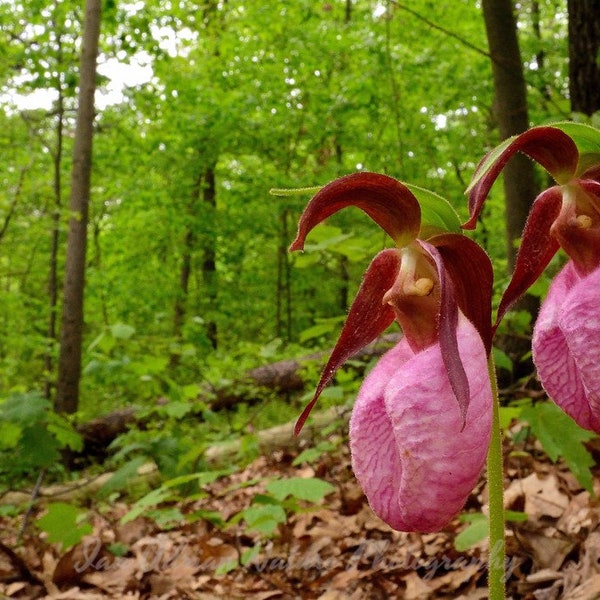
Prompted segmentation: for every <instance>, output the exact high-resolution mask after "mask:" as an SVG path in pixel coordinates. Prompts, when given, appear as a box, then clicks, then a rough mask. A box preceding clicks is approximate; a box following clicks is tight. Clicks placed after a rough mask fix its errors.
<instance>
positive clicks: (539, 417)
mask: <svg viewBox="0 0 600 600" xmlns="http://www.w3.org/2000/svg"><path fill="white" fill-rule="evenodd" d="M520 417H521V418H522V419H523V420H525V421H527V422H528V423H529V426H530V427H531V430H532V431H533V433H534V434H535V436H536V437H537V438H538V440H539V441H540V443H541V444H542V446H543V448H544V451H545V452H546V453H547V454H548V456H549V457H550V459H551V460H552V461H554V462H556V460H558V458H559V457H560V456H562V457H563V458H564V459H565V461H566V463H567V465H569V469H571V471H572V472H573V475H575V477H577V480H578V481H579V483H580V484H581V485H582V486H583V487H584V488H585V489H586V490H587V491H589V492H590V493H593V484H592V483H593V482H592V474H591V471H590V467H592V466H593V465H594V464H595V463H594V459H593V458H592V456H591V454H590V453H589V452H588V451H587V450H586V448H585V446H584V445H583V443H584V442H587V441H589V440H591V439H592V438H594V437H596V434H595V433H592V432H590V431H587V430H585V429H582V428H581V427H579V426H578V425H577V424H576V423H575V421H573V419H571V417H569V416H568V415H566V414H565V413H564V412H563V411H562V410H561V409H560V408H558V406H556V404H554V403H552V402H541V403H538V404H534V405H533V406H529V407H526V408H524V409H523V410H522V411H521V415H520Z"/></svg>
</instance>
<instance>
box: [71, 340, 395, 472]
mask: <svg viewBox="0 0 600 600" xmlns="http://www.w3.org/2000/svg"><path fill="white" fill-rule="evenodd" d="M399 337H400V336H399V334H387V335H384V336H381V337H379V338H377V340H375V341H374V342H372V343H371V344H369V345H367V346H365V348H363V349H362V350H361V351H360V352H358V353H357V354H356V355H355V356H354V357H353V359H354V360H357V361H360V362H362V363H363V366H362V367H355V368H356V369H357V371H358V372H359V373H360V372H361V371H362V370H364V365H366V362H367V361H369V360H370V359H372V358H376V357H378V356H380V355H381V354H383V353H384V352H385V350H387V349H388V348H389V347H390V346H391V345H393V344H394V343H396V342H397V341H398V339H399ZM328 356H329V353H328V352H319V353H315V354H312V355H309V356H305V357H303V358H300V359H288V360H282V361H278V362H275V363H271V364H268V365H262V366H260V367H256V368H254V369H251V370H249V371H247V372H246V373H244V374H243V375H242V376H241V377H238V378H236V379H235V380H234V381H233V382H231V383H230V384H229V385H227V386H223V387H220V388H216V387H214V386H211V385H209V384H205V385H203V386H202V387H201V390H200V394H199V397H198V399H199V400H200V401H202V402H203V403H205V404H206V405H207V406H208V407H209V408H210V409H211V410H213V411H217V410H223V409H228V408H232V407H233V406H235V404H237V403H239V402H248V403H256V402H259V401H261V400H263V399H264V398H265V397H267V395H268V393H271V392H276V393H285V394H291V393H292V392H299V391H302V390H303V389H304V388H305V386H306V382H305V380H304V378H303V371H304V369H305V367H306V365H307V364H309V363H311V362H312V363H316V362H321V363H323V362H324V361H325V360H326V359H327V357H328ZM161 402H168V400H164V399H162V400H161ZM136 412H137V408H136V407H133V406H129V407H126V408H121V409H118V410H115V411H113V412H111V413H109V414H107V415H104V416H101V417H98V418H95V419H92V420H91V421H87V422H86V423H81V424H80V425H78V427H77V431H78V433H79V434H80V435H81V437H82V438H83V450H82V451H81V452H80V453H78V454H77V455H76V456H73V457H72V461H70V462H71V466H72V467H73V468H77V467H83V466H86V464H89V462H90V461H89V459H90V458H93V459H95V460H96V461H97V462H102V461H104V460H105V459H106V458H107V456H108V455H109V451H108V450H107V448H108V446H109V445H110V444H111V442H112V441H113V440H114V439H115V438H117V437H118V436H119V435H121V434H123V433H125V432H126V431H127V429H128V428H129V427H131V426H133V425H136V426H138V427H143V426H144V423H143V422H142V421H141V420H140V419H138V418H137V417H136Z"/></svg>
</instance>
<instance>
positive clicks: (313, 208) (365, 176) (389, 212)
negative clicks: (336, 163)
mask: <svg viewBox="0 0 600 600" xmlns="http://www.w3.org/2000/svg"><path fill="white" fill-rule="evenodd" d="M346 206H356V207H358V208H360V209H361V210H363V211H364V212H365V213H367V215H369V216H370V217H371V218H372V219H373V221H375V222H376V223H377V225H379V226H380V227H381V228H382V229H383V230H384V231H385V232H386V233H388V234H389V235H390V236H391V237H392V239H393V240H394V241H395V242H396V243H397V245H398V246H404V245H406V244H407V243H409V242H411V241H412V240H414V239H415V238H416V237H417V235H418V233H419V228H420V226H421V209H420V207H419V202H418V201H417V199H416V198H415V196H414V194H413V193H412V192H411V191H410V190H409V189H408V188H407V187H406V186H404V185H403V184H401V183H400V182H399V181H397V180H396V179H393V178H392V177H388V176H387V175H380V174H378V173H368V172H360V173H352V174H351V175H346V176H345V177H340V178H339V179H336V180H335V181H332V182H331V183H329V184H328V185H326V186H325V187H323V188H321V189H320V190H319V191H318V192H317V193H316V194H315V196H314V197H313V198H312V200H311V201H310V202H309V203H308V206H307V207H306V208H305V210H304V212H303V213H302V217H301V218H300V223H299V224H298V234H297V235H296V239H295V240H294V241H293V242H292V245H291V246H290V250H302V249H303V248H304V241H305V239H306V236H307V235H308V234H309V232H310V231H311V230H312V229H313V228H314V227H315V226H316V225H318V224H319V223H321V221H324V220H325V219H326V218H327V217H329V216H331V215H332V214H334V213H336V212H337V211H338V210H340V209H342V208H345V207H346Z"/></svg>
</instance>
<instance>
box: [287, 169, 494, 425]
mask: <svg viewBox="0 0 600 600" xmlns="http://www.w3.org/2000/svg"><path fill="white" fill-rule="evenodd" d="M348 206H355V207H358V208H360V209H361V210H363V211H364V212H365V213H366V214H367V215H369V216H370V217H371V218H372V219H373V220H374V221H375V222H376V223H377V224H378V225H379V226H380V227H381V228H382V229H383V230H384V231H385V232H386V233H387V234H388V235H389V236H390V237H391V238H392V239H393V240H394V242H395V244H396V248H388V249H386V250H383V251H382V252H380V253H379V254H378V255H377V256H376V257H375V258H374V259H373V261H372V262H371V264H370V265H369V267H368V269H367V272H366V273H365V276H364V278H363V281H362V284H361V286H360V289H359V291H358V293H357V295H356V298H355V300H354V302H353V304H352V306H351V308H350V311H349V313H348V317H347V319H346V322H345V324H344V327H343V329H342V332H341V334H340V338H339V340H338V342H337V344H336V345H335V348H334V349H333V352H332V354H331V357H330V359H329V361H328V363H327V365H326V367H325V370H324V371H323V374H322V376H321V379H320V381H319V384H318V386H317V390H316V392H315V396H314V398H313V400H312V401H311V402H310V404H309V405H308V406H307V407H306V409H305V410H304V412H303V413H302V415H301V416H300V418H299V420H298V423H297V425H296V432H298V431H299V430H300V429H301V427H302V425H303V424H304V422H305V421H306V418H307V417H308V414H309V413H310V411H311V409H312V407H313V406H314V404H315V402H316V401H317V399H318V397H319V395H320V393H321V392H322V390H323V388H324V387H325V386H326V385H327V384H328V383H329V382H330V381H331V379H332V377H333V375H334V374H335V372H336V370H337V369H338V368H339V367H340V366H341V365H342V364H343V363H344V362H345V361H346V360H347V359H348V358H350V357H351V356H352V355H353V354H355V353H356V352H357V351H358V350H360V349H361V348H362V347H364V346H365V345H366V344H368V343H369V342H371V341H373V340H374V339H375V338H376V337H377V336H378V335H379V334H381V333H382V332H383V331H385V329H387V328H388V327H389V326H390V325H391V324H392V322H393V321H394V320H396V321H398V323H399V324H400V326H401V327H402V330H403V333H404V337H405V339H406V342H407V344H408V345H409V346H410V348H411V349H412V350H413V351H414V352H419V351H421V350H423V349H425V348H427V347H429V346H431V345H433V344H435V343H439V345H440V348H441V351H442V357H443V360H444V363H445V366H446V370H447V372H448V378H449V382H450V386H451V389H452V390H453V392H454V395H455V397H456V399H457V402H458V405H459V407H460V412H461V415H462V418H463V420H464V418H465V415H466V412H467V408H468V405H469V384H468V381H467V376H466V373H465V369H464V366H463V364H462V361H461V358H460V355H459V353H458V345H457V337H456V335H457V334H456V330H457V322H458V315H459V310H460V311H461V312H462V313H463V314H464V315H465V316H466V317H467V319H469V320H470V321H471V322H472V323H473V325H474V326H475V328H476V330H477V331H478V332H479V335H480V336H481V339H482V340H483V343H484V346H485V349H486V351H487V352H489V350H490V348H491V335H492V333H491V309H490V306H491V292H492V276H493V273H492V267H491V263H490V260H489V258H488V256H487V254H486V253H485V252H484V251H483V250H482V249H481V248H480V247H479V246H478V245H477V244H475V243H474V242H473V241H472V240H470V239H469V238H467V237H465V236H464V235H462V234H460V233H458V232H459V231H460V222H459V221H458V217H457V216H456V213H455V212H454V210H453V209H452V207H451V206H450V204H448V203H447V202H446V201H445V200H444V199H443V198H441V197H439V196H437V195H436V194H433V193H432V192H429V191H427V190H424V189H422V188H418V187H413V186H410V187H409V186H406V185H405V184H403V183H400V182H399V181H397V180H396V179H393V178H392V177H388V176H386V175H380V174H376V173H369V172H360V173H354V174H352V175H347V176H345V177H341V178H340V179H336V180H335V181H333V182H332V183H330V184H328V185H326V186H325V187H323V188H322V189H321V190H319V191H318V192H317V194H316V195H315V196H314V197H313V198H312V200H311V201H310V202H309V204H308V206H307V207H306V209H305V211H304V213H303V214H302V217H301V219H300V223H299V225H298V234H297V236H296V239H295V240H294V241H293V243H292V245H291V246H290V250H302V249H303V248H304V243H305V240H306V237H307V235H308V233H309V232H310V231H311V230H312V229H313V228H314V227H315V226H316V225H318V224H319V223H321V222H322V221H323V220H325V219H326V218H327V217H329V216H331V215H332V214H334V213H335V212H337V211H338V210H340V209H342V208H345V207H348Z"/></svg>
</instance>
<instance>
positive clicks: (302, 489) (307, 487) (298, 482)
mask: <svg viewBox="0 0 600 600" xmlns="http://www.w3.org/2000/svg"><path fill="white" fill-rule="evenodd" d="M334 489H335V488H334V487H333V486H332V485H331V484H330V483H328V482H327V481H323V480H322V479H317V478H316V477H313V478H309V479H306V478H304V477H290V478H289V479H277V480H275V481H271V482H270V483H269V484H267V491H269V492H270V493H271V494H272V495H273V497H274V498H276V499H277V500H279V501H282V500H284V499H285V498H287V497H288V496H293V497H294V498H297V499H298V500H308V501H309V502H314V503H317V502H320V501H321V500H322V499H323V498H324V497H325V496H326V495H327V494H330V493H331V492H333V491H334Z"/></svg>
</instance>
